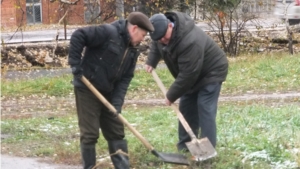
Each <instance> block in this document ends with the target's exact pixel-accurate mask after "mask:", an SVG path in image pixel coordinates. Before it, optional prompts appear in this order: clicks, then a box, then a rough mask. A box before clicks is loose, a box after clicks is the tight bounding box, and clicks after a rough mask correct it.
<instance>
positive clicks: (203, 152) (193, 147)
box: [185, 137, 217, 161]
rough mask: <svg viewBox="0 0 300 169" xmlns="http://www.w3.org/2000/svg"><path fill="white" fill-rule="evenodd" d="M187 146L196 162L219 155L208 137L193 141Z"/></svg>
mask: <svg viewBox="0 0 300 169" xmlns="http://www.w3.org/2000/svg"><path fill="white" fill-rule="evenodd" d="M185 144H186V146H187V148H188V149H189V151H190V152H191V154H192V156H193V157H194V160H195V161H204V160H207V159H209V158H212V157H215V156H216V155H217V151H216V150H215V148H214V147H213V145H212V144H211V143H210V141H209V140H208V139H207V137H205V138H202V139H193V140H192V141H190V142H186V143H185Z"/></svg>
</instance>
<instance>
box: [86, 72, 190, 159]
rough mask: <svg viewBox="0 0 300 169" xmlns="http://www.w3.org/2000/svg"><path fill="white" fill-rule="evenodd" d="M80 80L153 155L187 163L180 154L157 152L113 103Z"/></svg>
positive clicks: (90, 85)
mask: <svg viewBox="0 0 300 169" xmlns="http://www.w3.org/2000/svg"><path fill="white" fill-rule="evenodd" d="M81 81H82V82H83V83H84V84H85V85H86V86H87V87H88V88H89V89H90V90H91V91H92V92H93V93H94V94H95V95H96V97H97V98H98V99H99V100H100V101H101V102H102V103H103V104H104V105H105V106H106V107H107V108H108V109H109V110H110V112H112V113H113V114H115V115H116V117H117V118H118V119H119V120H120V121H122V123H123V124H124V125H125V126H127V128H128V129H129V130H130V131H131V132H132V133H133V134H134V135H135V136H136V137H137V138H138V139H139V140H140V141H141V142H142V143H143V144H144V146H145V147H146V148H147V149H148V150H150V151H151V153H152V154H153V155H155V156H156V157H159V158H160V159H161V160H162V161H164V162H166V163H171V164H179V165H189V161H188V159H187V157H186V156H184V155H182V154H173V153H160V152H157V151H156V150H155V149H154V148H153V147H152V145H151V144H150V143H149V142H148V141H147V140H146V139H145V138H144V137H143V136H142V135H141V134H140V133H139V132H138V131H137V130H136V129H135V128H134V127H133V126H131V125H130V124H129V122H128V121H127V120H126V119H125V118H124V117H123V116H122V115H121V114H119V113H117V110H116V109H115V107H114V106H113V105H111V104H110V103H109V102H108V101H107V100H106V99H105V98H104V97H103V96H102V94H101V93H100V92H99V91H98V90H97V89H96V88H95V87H94V86H93V85H92V84H91V83H90V82H89V80H87V79H86V78H85V77H84V76H82V77H81Z"/></svg>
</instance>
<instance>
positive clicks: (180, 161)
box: [151, 150, 190, 165]
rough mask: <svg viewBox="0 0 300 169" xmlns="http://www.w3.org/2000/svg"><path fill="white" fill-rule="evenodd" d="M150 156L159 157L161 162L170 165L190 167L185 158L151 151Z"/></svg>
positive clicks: (179, 155)
mask: <svg viewBox="0 0 300 169" xmlns="http://www.w3.org/2000/svg"><path fill="white" fill-rule="evenodd" d="M151 153H152V154H154V155H155V156H157V157H159V158H160V159H161V160H162V161H164V162H166V163H171V164H179V165H190V164H189V161H188V159H187V157H186V156H184V155H181V154H174V153H159V152H157V151H156V150H152V151H151Z"/></svg>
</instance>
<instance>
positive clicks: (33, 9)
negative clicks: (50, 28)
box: [26, 0, 42, 24]
mask: <svg viewBox="0 0 300 169" xmlns="http://www.w3.org/2000/svg"><path fill="white" fill-rule="evenodd" d="M26 16H27V23H28V24H36V23H41V22H42V11H41V0H26Z"/></svg>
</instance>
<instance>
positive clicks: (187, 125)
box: [152, 70, 197, 139]
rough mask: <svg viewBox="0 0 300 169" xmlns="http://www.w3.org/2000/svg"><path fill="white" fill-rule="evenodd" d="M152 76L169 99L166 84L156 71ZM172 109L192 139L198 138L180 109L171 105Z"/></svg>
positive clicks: (153, 71)
mask: <svg viewBox="0 0 300 169" xmlns="http://www.w3.org/2000/svg"><path fill="white" fill-rule="evenodd" d="M152 76H153V78H154V80H155V81H156V83H157V85H158V86H159V88H160V90H161V91H162V92H163V94H164V97H165V98H167V96H166V94H167V90H166V88H165V86H164V84H163V83H162V81H161V80H160V78H159V77H158V75H157V74H156V72H155V70H152ZM171 107H172V108H173V110H174V111H175V112H176V114H177V117H178V119H179V121H180V123H181V124H182V126H183V127H184V129H185V130H186V132H187V133H188V134H189V136H190V137H191V139H195V138H197V137H196V135H195V134H194V132H193V131H192V129H191V127H190V126H189V124H188V123H187V122H186V120H185V118H184V117H183V115H182V113H181V112H180V111H179V109H178V107H177V106H176V105H175V104H174V103H172V104H171Z"/></svg>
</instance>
